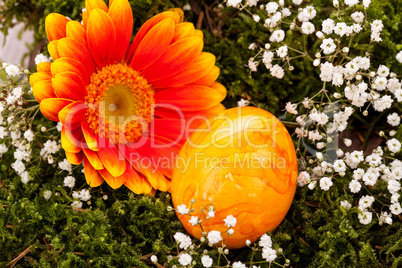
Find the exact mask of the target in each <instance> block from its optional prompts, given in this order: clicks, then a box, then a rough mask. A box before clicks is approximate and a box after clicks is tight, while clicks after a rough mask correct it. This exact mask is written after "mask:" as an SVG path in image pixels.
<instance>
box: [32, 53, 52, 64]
mask: <svg viewBox="0 0 402 268" xmlns="http://www.w3.org/2000/svg"><path fill="white" fill-rule="evenodd" d="M49 61H50V59H49V58H48V57H46V56H45V55H43V54H42V53H40V54H38V55H36V57H35V64H36V65H38V64H39V63H42V62H49Z"/></svg>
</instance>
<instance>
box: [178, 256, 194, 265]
mask: <svg viewBox="0 0 402 268" xmlns="http://www.w3.org/2000/svg"><path fill="white" fill-rule="evenodd" d="M192 260H193V258H192V257H191V255H190V254H188V253H181V254H180V255H179V263H180V264H181V265H183V266H187V265H190V264H191V261H192Z"/></svg>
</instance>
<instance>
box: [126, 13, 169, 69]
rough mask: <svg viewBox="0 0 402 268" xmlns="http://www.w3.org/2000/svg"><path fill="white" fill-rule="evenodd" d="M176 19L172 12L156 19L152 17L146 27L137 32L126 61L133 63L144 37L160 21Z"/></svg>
mask: <svg viewBox="0 0 402 268" xmlns="http://www.w3.org/2000/svg"><path fill="white" fill-rule="evenodd" d="M173 17H174V13H173V12H172V11H167V12H163V13H160V14H158V15H156V16H154V17H152V18H151V19H149V20H147V21H146V22H145V23H144V25H142V26H141V28H140V30H139V31H138V32H137V34H136V35H135V38H134V41H133V43H132V44H131V46H130V49H129V50H128V52H127V54H126V59H127V62H131V59H132V57H133V55H134V53H135V51H136V50H137V48H138V45H139V44H140V43H141V41H142V39H143V38H144V36H145V35H146V34H147V33H148V32H149V31H150V30H151V29H152V28H153V27H154V26H155V25H156V24H158V23H159V22H160V21H162V20H164V19H166V18H173Z"/></svg>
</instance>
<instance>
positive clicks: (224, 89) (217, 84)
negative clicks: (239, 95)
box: [209, 82, 228, 98]
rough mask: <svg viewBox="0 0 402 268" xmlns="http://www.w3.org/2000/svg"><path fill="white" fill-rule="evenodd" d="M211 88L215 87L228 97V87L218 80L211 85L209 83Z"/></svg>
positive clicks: (223, 95) (224, 96)
mask: <svg viewBox="0 0 402 268" xmlns="http://www.w3.org/2000/svg"><path fill="white" fill-rule="evenodd" d="M209 87H210V88H213V89H215V90H216V91H218V92H219V93H220V94H221V95H222V97H223V98H226V95H227V94H228V91H227V90H226V88H225V87H224V86H223V85H222V84H221V83H218V82H214V83H212V84H211V85H209Z"/></svg>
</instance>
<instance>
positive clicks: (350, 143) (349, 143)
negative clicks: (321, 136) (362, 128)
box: [343, 139, 352, 147]
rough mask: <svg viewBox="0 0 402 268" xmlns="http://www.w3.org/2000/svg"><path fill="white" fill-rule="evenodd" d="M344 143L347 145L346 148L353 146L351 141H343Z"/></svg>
mask: <svg viewBox="0 0 402 268" xmlns="http://www.w3.org/2000/svg"><path fill="white" fill-rule="evenodd" d="M343 143H344V144H345V145H346V147H350V146H351V145H352V140H351V139H343Z"/></svg>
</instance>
